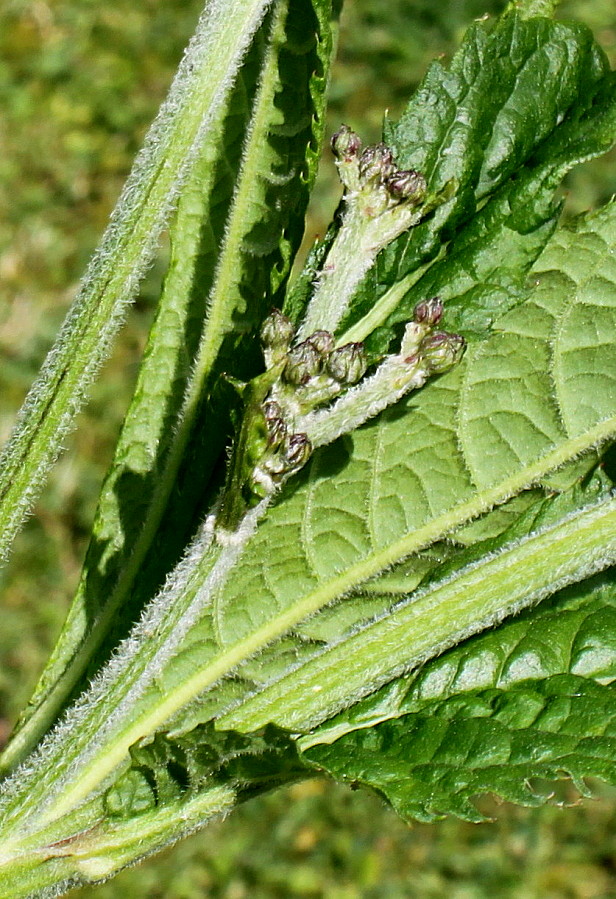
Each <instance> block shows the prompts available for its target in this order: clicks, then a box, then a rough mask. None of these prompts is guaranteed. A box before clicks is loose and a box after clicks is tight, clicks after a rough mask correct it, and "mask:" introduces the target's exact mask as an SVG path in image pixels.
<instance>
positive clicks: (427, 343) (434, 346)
mask: <svg viewBox="0 0 616 899" xmlns="http://www.w3.org/2000/svg"><path fill="white" fill-rule="evenodd" d="M464 346H465V342H464V338H463V337H460V335H459V334H447V333H446V332H445V331H440V332H438V333H436V334H430V335H428V337H426V338H425V340H424V341H422V344H421V347H420V356H421V359H422V361H423V363H424V365H425V366H426V368H427V369H428V371H429V372H430V374H434V375H440V374H442V373H443V372H446V371H449V369H450V368H451V367H452V366H453V365H455V364H456V362H459V361H460V359H461V357H462V353H463V352H464Z"/></svg>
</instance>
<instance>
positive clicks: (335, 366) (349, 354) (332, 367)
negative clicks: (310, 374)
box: [327, 343, 368, 385]
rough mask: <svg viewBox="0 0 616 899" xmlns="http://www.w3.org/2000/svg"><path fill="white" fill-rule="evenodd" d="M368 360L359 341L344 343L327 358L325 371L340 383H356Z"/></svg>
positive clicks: (363, 372)
mask: <svg viewBox="0 0 616 899" xmlns="http://www.w3.org/2000/svg"><path fill="white" fill-rule="evenodd" d="M367 367H368V360H367V359H366V352H365V350H364V346H363V344H361V343H345V345H344V346H341V347H338V348H337V349H335V350H334V351H333V352H332V354H331V355H330V357H329V359H328V360H327V371H328V372H329V374H330V375H331V376H332V378H334V379H335V380H336V381H338V382H339V383H340V384H345V385H346V384H357V382H358V381H359V380H361V378H363V376H364V375H365V373H366V369H367Z"/></svg>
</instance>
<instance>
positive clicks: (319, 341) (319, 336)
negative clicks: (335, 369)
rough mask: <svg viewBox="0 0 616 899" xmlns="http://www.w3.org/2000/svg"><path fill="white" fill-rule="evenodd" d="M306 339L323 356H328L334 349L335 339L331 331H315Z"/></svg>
mask: <svg viewBox="0 0 616 899" xmlns="http://www.w3.org/2000/svg"><path fill="white" fill-rule="evenodd" d="M306 339H307V341H308V343H311V344H312V346H313V347H314V348H315V350H317V352H319V353H320V354H321V356H328V355H329V353H331V351H332V350H333V348H334V338H333V335H332V334H330V333H329V331H315V332H314V334H311V335H310V337H307V338H306Z"/></svg>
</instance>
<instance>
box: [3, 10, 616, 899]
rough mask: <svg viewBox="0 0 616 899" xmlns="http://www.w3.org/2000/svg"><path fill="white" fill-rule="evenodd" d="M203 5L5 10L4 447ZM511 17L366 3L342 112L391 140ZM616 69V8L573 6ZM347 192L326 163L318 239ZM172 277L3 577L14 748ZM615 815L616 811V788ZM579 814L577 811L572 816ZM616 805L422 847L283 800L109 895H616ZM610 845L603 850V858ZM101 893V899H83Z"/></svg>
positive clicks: (424, 833)
mask: <svg viewBox="0 0 616 899" xmlns="http://www.w3.org/2000/svg"><path fill="white" fill-rule="evenodd" d="M201 6H202V3H201V0H146V2H144V3H140V4H135V3H134V2H129V0H108V2H107V3H97V2H94V0H5V2H4V3H2V4H1V5H0V108H1V109H2V114H1V116H0V358H1V360H2V365H1V369H0V438H2V439H4V437H6V435H7V433H8V429H9V427H10V424H11V421H12V417H13V415H14V412H15V410H16V409H17V408H18V406H19V404H20V402H21V399H22V397H23V395H24V393H25V390H26V389H27V387H28V386H29V384H30V382H31V380H32V378H33V376H34V374H35V372H36V370H37V368H38V365H39V364H40V361H41V359H42V357H43V355H44V352H45V350H46V349H47V347H48V346H49V344H50V342H51V338H52V335H53V334H54V333H55V331H56V329H57V326H58V324H59V322H60V321H61V319H62V317H63V315H64V311H65V309H66V307H67V305H68V303H69V301H70V299H71V297H72V295H73V293H74V290H75V286H76V284H77V280H78V278H79V276H80V274H81V272H82V271H83V268H84V266H85V263H86V261H87V259H88V257H89V255H90V253H91V252H92V249H93V248H94V246H95V244H96V242H97V240H98V237H99V236H100V233H101V232H102V230H103V227H104V224H105V222H106V219H107V216H108V214H109V212H110V211H111V209H112V207H113V204H114V202H115V199H116V197H117V194H118V192H119V190H120V188H121V185H122V183H123V181H124V179H125V177H126V174H127V172H128V170H129V167H130V165H131V162H132V159H133V157H134V154H135V152H136V151H137V149H138V147H139V145H140V141H141V138H142V135H143V133H144V131H145V129H146V127H147V125H148V124H149V122H150V121H151V119H152V118H153V116H154V114H155V112H156V109H157V107H158V105H159V103H160V101H161V100H162V98H163V97H164V94H165V92H166V89H167V87H168V84H169V82H170V79H171V77H172V75H173V72H174V71H175V68H176V66H177V63H178V61H179V59H180V57H181V54H182V49H183V46H184V45H185V43H186V41H187V40H188V37H189V36H190V34H191V33H192V30H193V28H194V24H195V22H196V18H197V16H198V14H199V11H200V8H201ZM503 6H504V0H443V2H440V3H436V2H434V0H382V2H381V3H375V2H374V0H346V2H345V9H344V14H343V18H342V27H341V37H340V55H339V60H338V62H337V64H336V67H335V70H334V75H333V81H332V93H331V100H330V111H329V121H330V128H329V130H330V131H333V130H335V129H336V128H337V127H338V125H339V124H340V122H341V121H344V122H346V123H348V124H349V125H350V126H351V127H353V128H354V129H356V130H357V131H359V132H360V133H361V134H362V137H364V138H365V139H366V140H373V139H378V136H379V132H380V128H381V123H382V117H383V113H384V111H385V110H386V109H389V111H390V115H391V116H392V118H395V117H396V116H397V115H398V114H399V113H400V111H401V109H402V107H403V105H404V104H405V102H406V100H407V99H408V95H409V94H410V92H411V90H412V89H413V88H414V87H415V85H416V84H417V82H418V81H419V79H420V77H421V75H422V73H423V71H424V69H425V67H426V65H427V64H428V63H429V61H430V60H431V59H432V58H433V57H434V56H436V55H440V54H444V55H445V56H446V57H447V56H448V55H449V54H450V53H451V51H452V49H453V47H454V46H455V45H456V44H457V42H458V40H459V37H460V35H461V33H462V31H463V30H464V28H465V26H466V25H467V24H468V22H469V21H470V20H471V19H472V18H473V17H475V16H480V15H483V14H484V13H486V12H493V13H495V12H498V11H500V10H501V9H502V8H503ZM574 14H575V16H576V17H577V18H579V19H581V20H582V21H585V22H586V23H587V24H588V25H590V26H591V27H592V28H593V30H594V31H595V34H596V35H597V37H598V39H599V40H600V41H601V43H602V44H603V46H604V48H605V49H606V51H607V52H608V55H609V56H610V59H611V62H612V65H614V63H615V62H616V7H615V5H614V2H613V0H565V2H563V4H562V6H561V8H560V11H559V16H560V17H561V18H566V17H567V16H568V15H574ZM615 165H616V156H615V155H614V154H611V155H610V156H608V157H604V158H603V159H602V160H599V161H597V162H595V163H593V164H592V166H588V167H586V168H584V169H582V170H581V171H580V172H577V173H576V174H575V175H574V176H572V177H571V178H570V180H569V181H568V190H569V191H570V196H569V202H568V209H569V210H570V211H572V212H577V211H579V210H581V209H585V208H589V207H592V206H595V205H598V204H599V203H602V202H603V201H604V200H605V199H606V198H607V196H609V194H610V193H611V192H612V191H613V172H614V166H615ZM338 193H339V189H338V186H337V181H336V176H335V173H334V169H333V165H332V164H331V161H330V160H329V159H326V161H325V163H324V166H323V171H322V173H321V175H320V178H319V181H318V184H317V188H316V191H315V197H314V203H313V206H312V210H311V215H310V219H309V223H308V234H307V241H308V242H309V241H311V240H312V238H313V236H314V234H315V232H321V233H322V231H323V229H324V227H325V226H326V224H327V221H328V219H329V217H330V215H331V211H332V210H333V208H334V207H335V205H336V202H337V197H338ZM161 270H162V262H161V264H160V265H159V266H158V267H156V266H155V267H154V268H153V270H152V271H151V272H150V274H149V276H148V278H147V279H146V282H145V284H144V285H143V288H142V293H141V297H140V298H139V300H138V302H137V304H136V307H135V309H134V311H133V312H132V313H131V315H130V317H129V321H128V325H127V328H126V329H125V330H124V331H123V333H122V335H121V337H120V340H119V342H118V344H117V348H116V351H115V353H114V355H113V357H112V359H111V360H110V362H109V363H108V365H107V367H106V369H105V371H104V373H103V377H102V378H101V380H100V382H99V386H98V387H97V389H96V392H95V395H94V399H93V401H92V402H91V404H90V406H89V407H88V410H87V411H86V412H85V413H84V414H83V415H82V417H81V421H80V427H79V430H78V432H77V434H76V436H75V437H74V438H72V439H71V446H70V449H69V451H68V453H67V454H65V455H64V456H63V458H62V459H61V461H60V463H59V464H58V466H57V467H56V469H55V473H54V476H53V479H52V481H51V483H50V485H49V486H48V488H47V491H46V493H45V495H44V498H43V499H42V500H41V502H40V503H39V504H38V506H37V508H36V510H35V513H36V517H35V518H33V519H32V520H31V522H30V523H29V524H28V526H27V527H26V529H25V531H24V532H23V534H22V535H21V537H20V539H19V541H18V545H17V548H16V551H15V553H14V556H13V559H12V562H11V565H10V566H9V568H8V570H7V571H5V572H3V573H2V574H1V575H0V586H1V587H2V589H3V593H4V599H3V603H4V605H3V611H2V621H3V626H2V628H1V629H0V740H1V739H2V733H3V731H6V729H7V727H8V720H9V719H11V718H12V717H13V716H14V715H15V713H16V711H17V710H18V708H19V707H20V706H21V705H23V703H24V702H25V701H26V699H27V696H28V693H29V690H30V688H31V685H32V683H33V681H34V679H35V677H36V675H37V673H38V670H39V668H40V666H41V664H42V662H43V659H44V657H45V655H46V653H47V652H48V651H49V649H50V648H51V645H52V643H53V639H54V637H55V634H56V633H57V631H58V629H59V627H60V624H61V621H62V618H63V615H64V612H65V609H66V606H67V604H68V600H69V598H70V597H71V596H72V593H73V591H74V586H75V583H76V580H77V577H78V573H79V566H80V564H81V559H82V557H83V553H84V551H85V544H86V540H87V534H88V530H89V527H90V523H91V517H92V512H93V506H94V503H95V500H96V495H97V492H98V488H99V485H100V480H101V478H102V474H103V472H104V470H105V467H106V465H107V462H108V460H109V458H110V454H111V451H112V447H113V444H114V440H115V436H116V433H117V429H118V427H119V423H120V421H121V418H122V415H123V412H124V409H125V407H126V404H127V402H128V398H129V395H130V390H131V386H132V383H133V380H134V375H135V373H136V367H137V361H138V356H139V351H140V349H141V347H142V345H143V341H144V337H145V333H146V330H147V326H148V323H149V319H150V313H151V310H152V307H153V303H154V301H155V298H156V293H157V290H158V287H159V282H160V272H161ZM605 796H606V797H609V798H610V799H613V798H614V797H613V794H612V793H610V792H608V791H607V790H606V791H605ZM562 798H563V801H566V800H567V797H566V795H565V796H563V797H562ZM612 806H613V803H610V802H609V801H607V800H606V801H605V802H602V803H591V804H588V805H587V806H586V807H584V808H583V809H578V810H576V811H575V812H572V813H569V814H565V815H563V814H561V813H560V812H559V811H558V810H556V809H553V808H552V809H550V808H548V809H541V810H526V809H513V810H507V809H506V807H505V808H504V809H500V810H497V809H496V808H495V807H494V806H489V807H486V811H488V812H494V813H496V812H497V811H498V820H497V823H495V824H494V825H480V826H473V825H464V824H461V823H459V822H455V821H447V822H443V823H442V824H439V825H435V826H432V827H427V826H419V825H418V826H416V827H414V828H413V829H412V830H409V829H407V828H406V827H405V825H403V824H402V823H401V822H400V821H398V820H396V818H395V816H394V815H393V814H392V813H391V812H390V811H388V810H386V809H385V808H384V806H382V804H381V803H380V802H379V800H377V799H376V798H375V797H371V796H369V795H365V794H352V793H350V792H348V791H342V790H341V789H338V788H336V789H335V790H331V789H330V787H329V786H325V785H324V784H322V783H321V782H312V783H308V784H304V785H301V786H298V787H293V788H291V789H290V790H285V791H284V792H283V793H282V794H279V795H272V796H268V797H265V798H263V799H261V800H258V801H257V802H254V803H251V804H249V805H247V806H245V807H244V808H243V809H240V810H238V812H236V814H235V815H234V816H233V818H232V819H231V820H230V821H229V822H225V823H223V824H220V825H216V827H214V828H213V829H212V830H210V831H209V832H208V834H207V836H199V837H195V838H193V840H192V841H188V842H187V843H186V844H184V845H182V846H181V847H178V848H176V849H175V850H173V851H172V853H171V854H169V853H167V854H166V855H165V856H163V857H162V858H161V860H160V861H157V862H156V865H154V864H150V865H149V866H146V867H144V868H143V869H141V868H140V869H136V870H134V871H129V872H126V873H125V874H123V875H121V876H120V877H119V878H118V879H117V880H115V881H114V882H113V883H110V884H109V885H107V886H105V887H102V888H99V889H98V890H97V891H96V893H92V895H96V896H100V897H102V899H105V897H109V899H111V897H119V896H123V895H126V894H127V893H130V892H132V893H133V894H134V895H135V896H139V897H141V896H144V897H145V896H148V897H152V899H154V897H165V899H180V897H181V899H189V897H193V896H195V897H196V896H203V895H208V896H211V897H218V896H219V897H228V899H243V897H245V896H246V897H248V896H250V897H251V899H253V897H256V899H261V897H262V899H269V897H277V896H280V897H287V896H303V897H315V899H316V897H320V896H325V897H328V899H347V897H348V899H350V897H357V896H360V895H361V896H362V897H375V899H377V897H378V899H380V897H388V899H389V897H392V899H394V897H409V896H417V897H419V896H421V897H422V899H423V897H442V896H445V895H447V896H456V897H462V896H464V897H483V896H486V897H487V896H494V895H498V896H503V897H514V896H515V897H516V899H518V897H519V899H533V897H537V899H538V897H540V896H541V897H544V896H550V897H573V899H577V897H579V899H591V897H597V899H598V897H604V896H605V897H607V896H610V895H616V879H615V877H614V868H615V865H616V836H615V834H616V818H615V816H614V813H613V812H612V811H611V807H612ZM591 838H592V845H591ZM82 894H83V895H89V892H88V891H86V890H84V891H82Z"/></svg>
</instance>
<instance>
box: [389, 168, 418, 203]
mask: <svg viewBox="0 0 616 899" xmlns="http://www.w3.org/2000/svg"><path fill="white" fill-rule="evenodd" d="M385 186H386V187H387V190H388V192H389V195H390V196H391V197H392V198H393V199H394V200H400V201H401V202H402V201H404V200H407V201H409V200H413V202H414V203H415V204H419V203H421V202H422V201H423V200H424V198H425V196H426V192H427V189H428V185H427V184H426V179H425V178H424V176H423V175H422V174H421V172H416V171H414V170H413V169H409V170H408V171H399V172H393V173H392V174H391V175H390V176H389V177H388V178H387V180H386V182H385Z"/></svg>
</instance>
